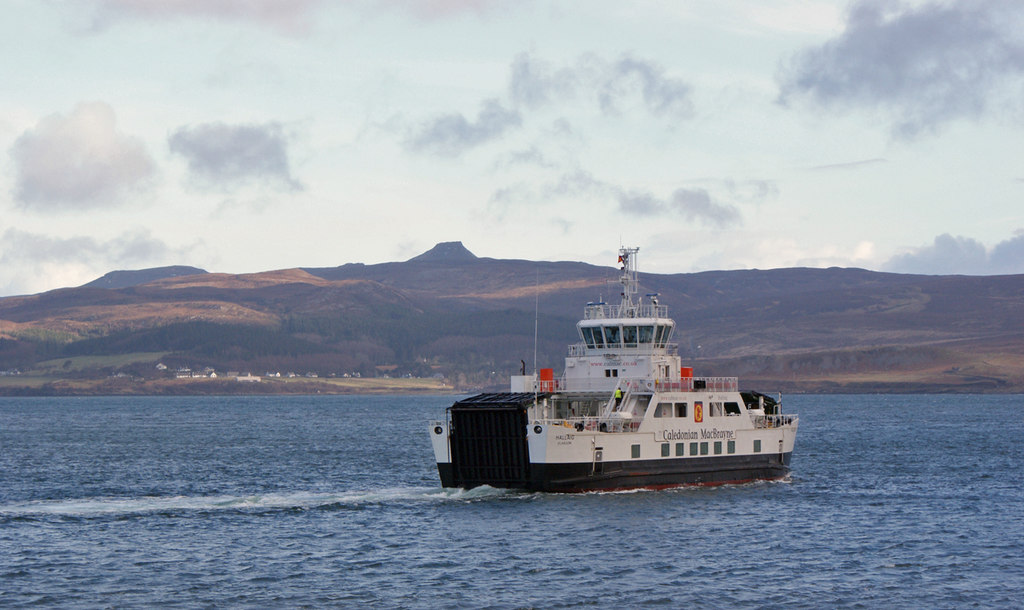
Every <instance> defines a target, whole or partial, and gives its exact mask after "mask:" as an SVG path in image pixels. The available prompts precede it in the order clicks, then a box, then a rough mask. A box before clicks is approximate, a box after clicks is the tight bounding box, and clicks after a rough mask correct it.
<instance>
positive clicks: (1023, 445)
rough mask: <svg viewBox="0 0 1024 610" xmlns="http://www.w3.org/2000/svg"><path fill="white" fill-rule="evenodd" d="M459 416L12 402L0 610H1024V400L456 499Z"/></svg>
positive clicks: (950, 403) (0, 479) (362, 409)
mask: <svg viewBox="0 0 1024 610" xmlns="http://www.w3.org/2000/svg"><path fill="white" fill-rule="evenodd" d="M452 400H453V398H452V397H445V396H441V397H422V396H315V397H255V398H254V397H189V398H13V399H0V606H3V607H20V606H61V607H69V606H70V607H112V606H114V607H142V606H145V607H150V606H171V607H175V606H181V607H197V606H230V607H298V606H315V607H319V606H335V607H345V606H369V607H409V608H432V607H467V608H486V607H494V608H506V607H542V608H560V607H577V606H588V607H634V606H662V607H668V608H677V607H683V606H690V605H695V606H698V607H737V606H741V607H759V608H760V607H798V608H799V607H803V608H820V607H866V608H877V607H893V606H896V607H927V608H961V607H972V606H973V607H1015V606H1016V607H1019V606H1020V605H1021V604H1024V488H1022V482H1024V476H1022V473H1024V397H1022V396H788V397H785V400H784V403H783V407H784V410H785V411H787V412H797V413H799V414H800V430H799V434H798V437H797V443H796V450H795V452H794V454H793V462H792V467H793V472H792V474H791V476H790V477H789V478H788V479H787V480H785V481H781V482H771V483H754V484H747V485H738V486H723V487H714V488H685V489H678V490H667V491H634V492H620V493H589V494H578V495H572V494H542V493H526V492H514V491H503V490H495V489H490V488H478V489H474V490H471V491H461V490H445V489H442V488H441V487H440V485H439V482H438V478H437V474H436V469H435V466H434V463H433V455H432V453H431V449H430V440H429V435H428V428H427V422H428V420H430V419H431V418H436V417H440V416H443V413H444V408H445V407H446V406H448V405H449V404H450V403H451V402H452Z"/></svg>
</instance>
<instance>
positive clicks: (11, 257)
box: [0, 229, 199, 295]
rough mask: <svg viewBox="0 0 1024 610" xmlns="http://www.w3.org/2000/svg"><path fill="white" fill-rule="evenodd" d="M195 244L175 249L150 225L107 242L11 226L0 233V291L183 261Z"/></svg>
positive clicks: (33, 290)
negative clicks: (53, 234) (150, 230)
mask: <svg viewBox="0 0 1024 610" xmlns="http://www.w3.org/2000/svg"><path fill="white" fill-rule="evenodd" d="M197 245H199V244H197ZM195 247H196V245H194V246H191V247H185V248H175V247H172V246H170V245H168V244H167V243H165V242H164V241H162V240H160V239H157V238H155V237H153V236H152V235H151V234H150V233H149V231H147V230H145V229H136V230H132V231H125V232H123V233H121V234H120V235H117V236H116V237H113V238H111V239H109V240H106V241H103V240H97V239H95V238H93V237H87V236H73V237H54V236H52V235H41V234H38V233H29V232H27V231H21V230H19V229H8V230H7V231H5V232H4V233H3V234H2V235H0V294H2V295H11V294H33V293H37V292H40V291H43V290H50V289H52V288H54V286H78V285H81V284H84V283H85V282H88V281H91V280H94V279H96V278H97V277H99V276H100V275H102V274H104V273H106V272H107V271H110V270H111V269H115V268H125V267H135V268H139V267H144V266H149V265H156V264H172V263H179V262H181V261H182V260H185V259H186V258H187V257H188V256H189V253H190V252H191V251H192V250H194V249H195Z"/></svg>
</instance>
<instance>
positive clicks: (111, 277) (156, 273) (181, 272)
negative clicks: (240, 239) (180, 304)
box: [82, 265, 206, 288]
mask: <svg viewBox="0 0 1024 610" xmlns="http://www.w3.org/2000/svg"><path fill="white" fill-rule="evenodd" d="M199 273H206V271H204V270H203V269H199V268H197V267H186V266H184V265H174V266H171V267H154V268H152V269H139V270H137V271H111V272H110V273H107V274H106V275H104V276H103V277H101V278H97V279H95V280H93V281H91V282H89V283H88V284H84V285H83V286H82V287H83V288H128V287H129V286H138V285H139V284H148V283H149V282H153V281H156V280H162V279H166V278H169V277H181V276H185V275H196V274H199Z"/></svg>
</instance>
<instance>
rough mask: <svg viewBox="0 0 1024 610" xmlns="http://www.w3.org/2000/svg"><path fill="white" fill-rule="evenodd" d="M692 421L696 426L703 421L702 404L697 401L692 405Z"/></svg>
mask: <svg viewBox="0 0 1024 610" xmlns="http://www.w3.org/2000/svg"><path fill="white" fill-rule="evenodd" d="M693 421H695V422H697V423H698V424H699V423H700V422H702V421H704V403H703V402H701V401H699V400H698V401H697V402H695V403H693Z"/></svg>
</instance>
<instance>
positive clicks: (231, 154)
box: [167, 123, 303, 190]
mask: <svg viewBox="0 0 1024 610" xmlns="http://www.w3.org/2000/svg"><path fill="white" fill-rule="evenodd" d="M167 142H168V145H169V146H170V149H171V152H173V153H176V154H179V155H181V156H183V157H185V159H186V160H187V161H188V169H189V172H190V173H191V175H192V178H193V180H194V181H195V182H196V183H197V184H199V185H200V186H202V187H204V188H231V187H235V186H239V185H242V184H246V183H252V182H256V183H261V184H264V185H268V186H277V187H281V188H285V189H287V190H301V189H302V188H303V187H302V185H301V184H300V183H299V182H298V181H297V180H295V179H294V178H293V177H292V174H291V169H290V168H289V163H288V142H287V139H286V138H285V135H284V132H283V130H282V128H281V125H280V124H278V123H268V124H266V125H227V124H224V123H204V124H201V125H195V126H188V127H182V128H180V129H178V130H177V131H175V132H174V133H172V134H171V135H170V137H169V138H168V140H167Z"/></svg>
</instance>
